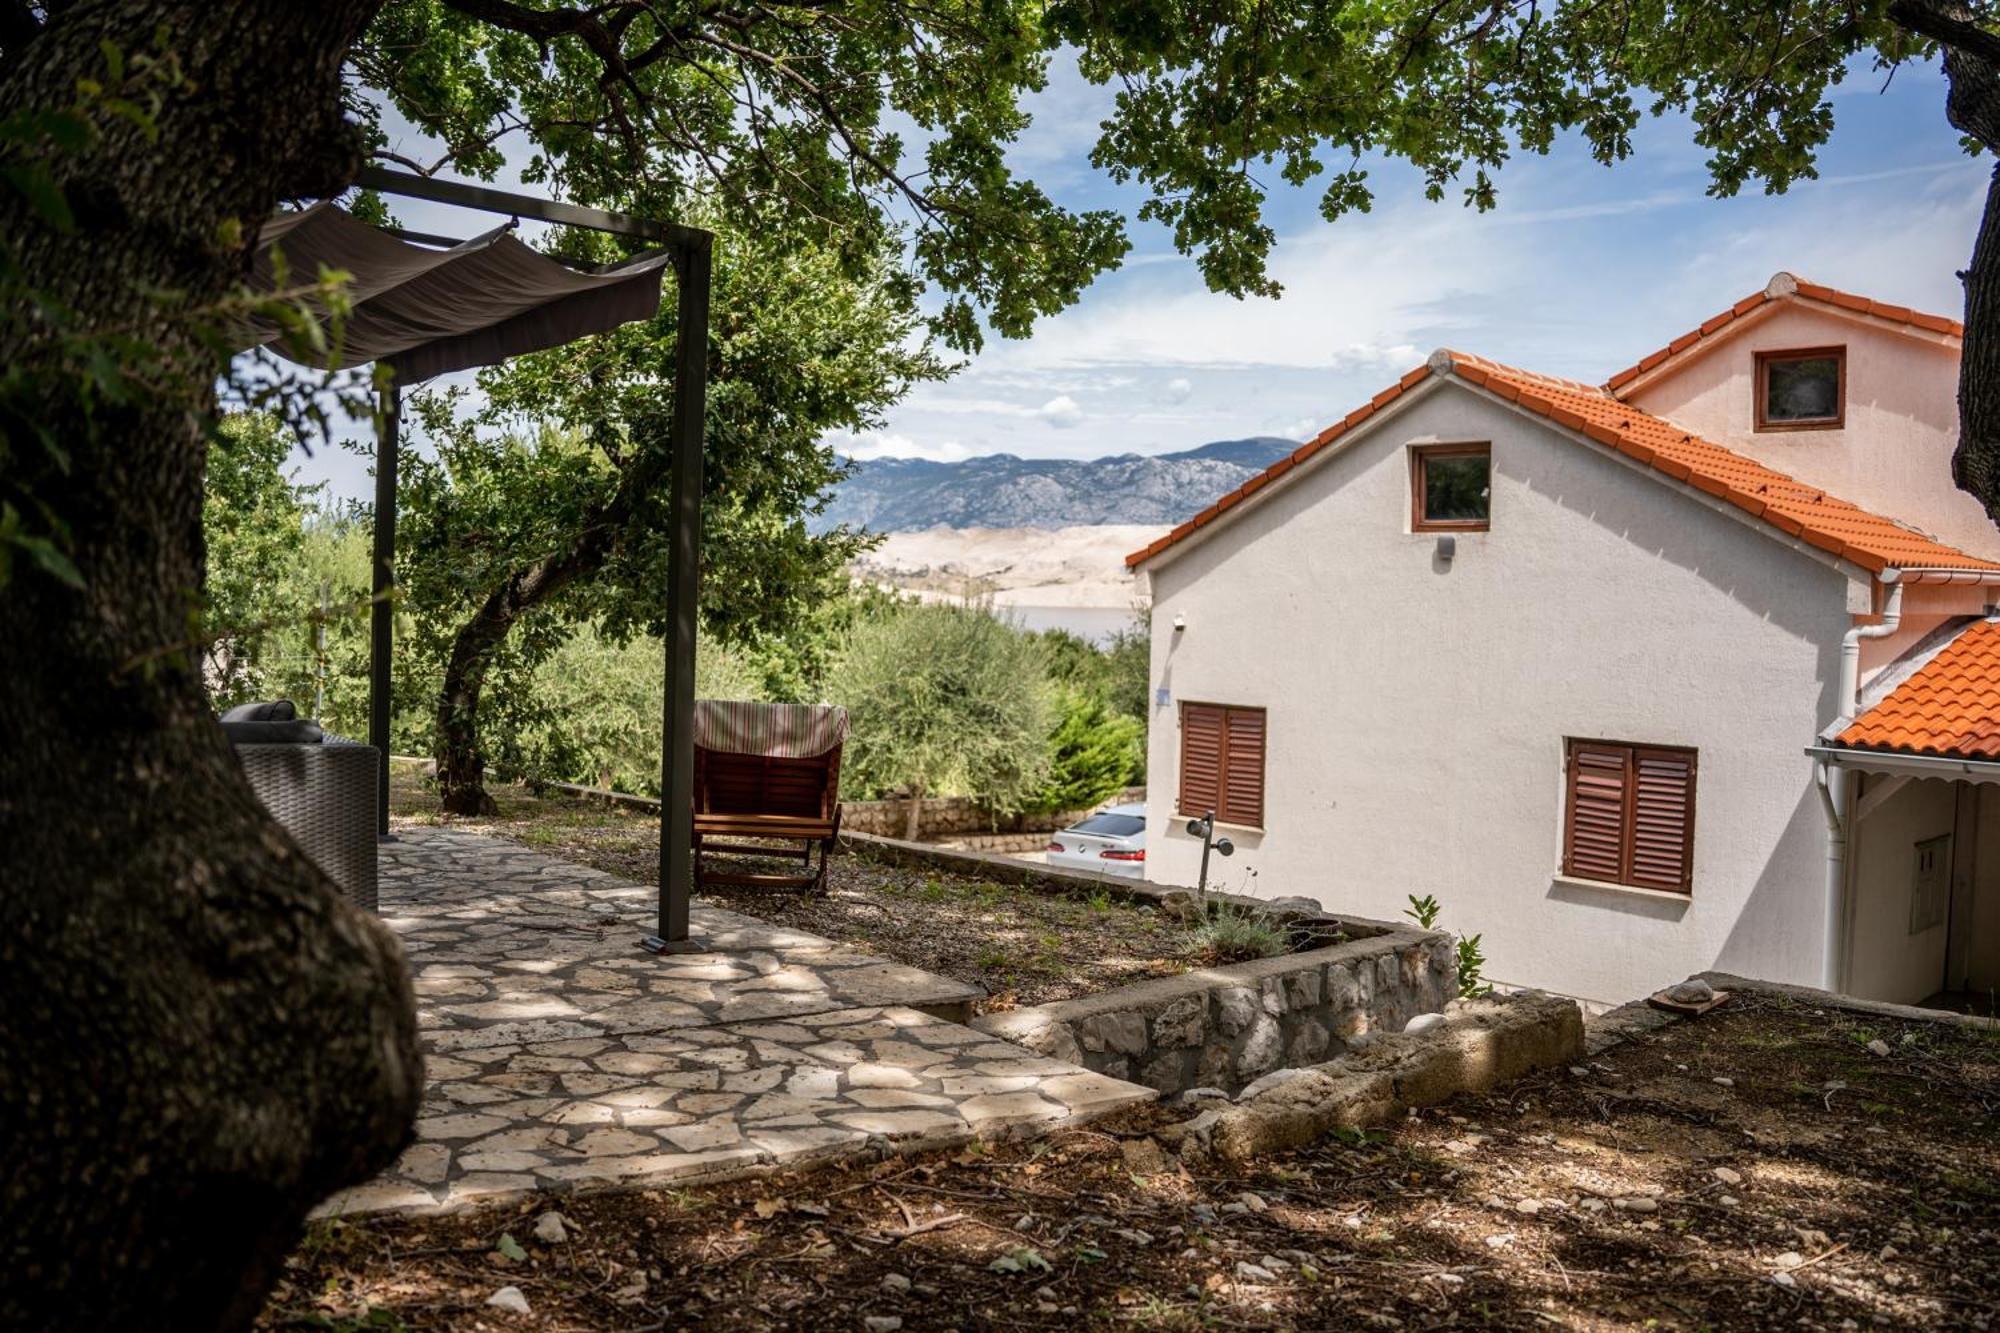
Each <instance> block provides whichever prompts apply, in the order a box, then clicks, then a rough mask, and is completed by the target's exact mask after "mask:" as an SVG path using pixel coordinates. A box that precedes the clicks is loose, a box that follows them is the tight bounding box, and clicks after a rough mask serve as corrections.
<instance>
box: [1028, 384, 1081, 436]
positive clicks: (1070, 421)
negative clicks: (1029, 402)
mask: <svg viewBox="0 0 2000 1333" xmlns="http://www.w3.org/2000/svg"><path fill="white" fill-rule="evenodd" d="M1032 415H1033V416H1034V417H1035V418H1036V419H1037V420H1040V421H1045V422H1047V423H1048V424H1049V425H1051V426H1054V427H1055V428H1056V429H1057V430H1068V429H1069V428H1070V427H1071V426H1074V425H1077V424H1079V423H1080V422H1082V420H1083V408H1082V406H1081V405H1079V404H1078V402H1077V401H1076V399H1074V398H1072V397H1070V396H1069V395H1068V394H1066V393H1063V394H1057V395H1056V396H1055V397H1054V398H1051V399H1049V401H1047V402H1046V403H1043V404H1042V405H1041V406H1040V407H1038V408H1036V409H1035V410H1034V413H1033V414H1032Z"/></svg>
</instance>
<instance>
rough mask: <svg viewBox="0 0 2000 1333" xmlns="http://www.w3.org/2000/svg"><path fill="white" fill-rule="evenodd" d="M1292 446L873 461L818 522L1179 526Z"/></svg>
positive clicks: (899, 526)
mask: <svg viewBox="0 0 2000 1333" xmlns="http://www.w3.org/2000/svg"><path fill="white" fill-rule="evenodd" d="M1296 448H1298V442H1297V441H1295V440H1284V439H1279V438H1277V437H1275V436H1270V435H1259V436H1254V437H1252V438H1250V439H1244V440H1216V441H1214V442H1213V443H1210V444H1204V445H1201V446H1200V447H1198V448H1194V449H1183V450H1181V451H1180V452H1179V453H1171V454H1114V455H1112V456H1110V457H1107V458H1092V459H1072V458H1020V457H1017V456H1015V455H1013V454H986V455H983V456H981V457H979V458H968V459H966V460H965V461H964V462H960V463H934V462H931V461H930V460H928V459H922V458H877V459H870V460H868V461H865V462H860V463H857V464H855V470H854V473H853V475H851V476H850V477H848V478H847V480H845V481H843V482H842V483H841V484H840V485H839V487H837V488H836V489H835V491H834V498H833V503H832V504H830V505H829V506H828V507H827V510H826V512H825V513H824V514H822V515H820V516H819V519H818V523H819V525H820V526H822V527H831V526H833V525H834V524H836V523H847V524H850V525H852V526H854V527H866V528H868V529H870V530H871V531H874V532H921V531H923V530H924V529H926V528H932V527H937V526H939V525H943V526H944V527H948V528H1065V527H1073V526H1086V525H1095V524H1102V523H1140V524H1166V525H1171V524H1175V523H1180V522H1182V521H1184V520H1186V519H1187V518H1189V517H1190V516H1191V515H1193V514H1195V513H1196V512H1198V511H1199V510H1201V509H1202V508H1203V507H1204V506H1206V505H1209V504H1211V503H1213V502H1214V501H1215V499H1216V498H1217V497H1218V496H1220V495H1223V494H1224V493H1226V492H1228V491H1231V490H1234V489H1235V488H1236V487H1238V486H1240V485H1242V484H1243V483H1244V482H1245V481H1247V480H1249V479H1250V477H1252V476H1253V475H1255V474H1256V473H1258V472H1261V471H1263V470H1264V469H1265V468H1267V467H1269V466H1270V465H1271V464H1273V463H1275V462H1277V461H1278V460H1279V459H1280V458H1282V457H1284V456H1285V455H1286V454H1288V453H1290V452H1292V450H1294V449H1296Z"/></svg>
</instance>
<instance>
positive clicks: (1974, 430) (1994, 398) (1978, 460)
mask: <svg viewBox="0 0 2000 1333" xmlns="http://www.w3.org/2000/svg"><path fill="white" fill-rule="evenodd" d="M1888 12H1889V17H1890V18H1891V19H1892V20H1894V21H1895V22H1896V23H1898V24H1900V25H1901V26H1903V27H1904V28H1907V29H1909V30H1910V31H1911V32H1914V33H1916V34H1918V35H1919V36H1923V37H1928V38H1930V39H1931V40H1933V41H1936V42H1937V43H1938V44H1939V49H1940V50H1941V51H1942V52H1943V55H1944V73H1945V80H1946V83H1947V86H1948V89H1949V91H1948V92H1947V93H1946V96H1945V119H1947V120H1949V121H1950V122H1951V124H1952V126H1953V127H1954V128H1956V129H1958V130H1959V131H1961V132H1962V133H1964V134H1967V135H1969V136H1971V137H1972V138H1973V139H1976V140H1977V141H1978V142H1979V143H1980V144H1981V145H1982V146H1983V147H1984V148H1985V149H1986V150H1987V151H1988V152H1989V153H1990V152H1995V151H1996V150H2000V38H1996V37H1995V36H1994V35H1993V34H1991V33H1988V32H1985V31H1984V30H1983V29H1981V28H1979V27H1978V26H1977V23H1976V22H1975V16H1974V15H1973V13H1972V10H1971V9H1970V7H1969V6H1967V5H1965V4H1963V3H1959V0H1895V3H1893V4H1891V5H1890V6H1889V11H1888ZM1959 278H1960V280H1961V281H1962V282H1963V283H1964V284H1965V345H1964V348H1963V349H1962V351H1961V353H1960V358H1959V370H1958V447H1957V448H1956V449H1955V450H1954V451H1953V453H1952V458H1951V475H1952V479H1953V480H1954V481H1956V482H1957V483H1958V486H1959V489H1960V490H1963V491H1966V492H1968V493H1970V494H1971V495H1972V496H1974V497H1975V498H1976V499H1978V501H1979V503H1980V504H1982V505H1984V506H1985V507H1986V513H1987V515H1988V516H1989V517H1990V518H1992V519H1993V521H1994V522H1995V523H2000V170H1996V172H1995V174H1994V176H1993V178H1992V180H1991V181H1990V183H1989V184H1988V186H1987V189H1986V211H1985V212H1984V214H1983V215H1982V216H1981V217H1980V220H1979V235H1978V237H1977V238H1976V239H1975V240H1974V241H1973V245H1972V262H1971V264H1970V265H1969V266H1968V267H1967V268H1966V270H1965V271H1964V272H1963V273H1961V274H1960V275H1959Z"/></svg>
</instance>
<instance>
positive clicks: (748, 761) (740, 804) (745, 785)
mask: <svg viewBox="0 0 2000 1333" xmlns="http://www.w3.org/2000/svg"><path fill="white" fill-rule="evenodd" d="M839 836H840V748H839V747H838V746H835V747H834V748H833V749H831V750H829V751H827V752H826V753H825V754H820V755H813V756H810V757H808V758H803V759H791V758H778V757H773V756H769V755H757V754H732V753H729V752H727V751H723V750H709V749H704V748H703V747H701V746H696V747H695V752H694V878H695V885H696V887H697V888H700V887H702V886H705V885H710V884H716V885H735V886H738V887H749V888H767V889H807V890H810V891H811V892H814V893H818V892H821V891H823V890H824V889H825V888H826V863H827V857H828V856H830V855H831V854H832V852H833V845H834V841H835V840H836V839H837V838H838V837H839ZM744 839H754V840H756V841H743V840H744ZM773 844H775V845H773ZM815 847H817V848H818V849H819V865H818V867H817V868H815V867H814V866H813V849H814V848H815ZM708 854H719V855H723V856H734V857H743V856H754V857H760V858H766V859H772V860H781V861H790V860H796V861H797V862H798V863H799V869H798V870H797V871H795V872H792V873H787V874H775V873H771V872H769V871H751V870H741V869H735V870H732V869H727V868H715V869H711V868H710V867H709V866H708V864H707V862H706V860H705V859H704V858H705V857H706V856H707V855H708Z"/></svg>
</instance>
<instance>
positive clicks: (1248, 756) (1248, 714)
mask: <svg viewBox="0 0 2000 1333" xmlns="http://www.w3.org/2000/svg"><path fill="white" fill-rule="evenodd" d="M1223 735H1224V738H1225V741H1226V744H1225V746H1224V754H1225V759H1226V765H1225V768H1224V771H1223V784H1222V802H1221V808H1220V810H1219V811H1218V817H1219V818H1221V819H1222V820H1223V822H1225V823H1229V824H1244V825H1247V826H1249V827H1251V828H1262V827H1263V826H1264V710H1263V709H1261V708H1231V709H1228V710H1226V711H1225V713H1224V729H1223Z"/></svg>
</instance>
